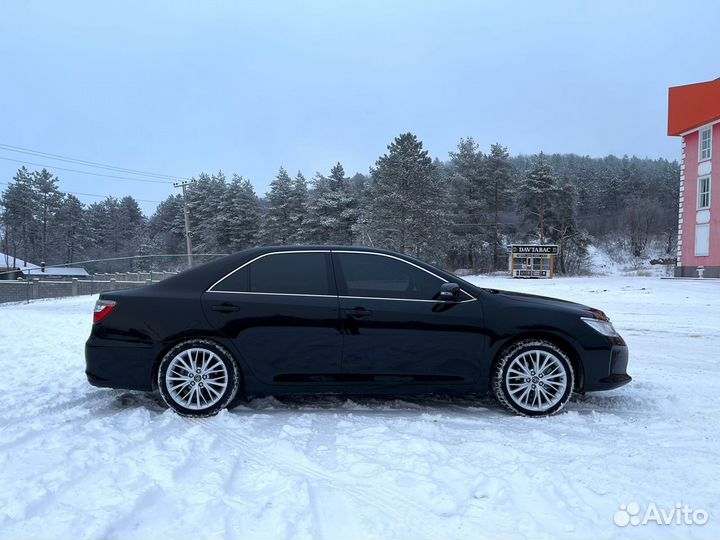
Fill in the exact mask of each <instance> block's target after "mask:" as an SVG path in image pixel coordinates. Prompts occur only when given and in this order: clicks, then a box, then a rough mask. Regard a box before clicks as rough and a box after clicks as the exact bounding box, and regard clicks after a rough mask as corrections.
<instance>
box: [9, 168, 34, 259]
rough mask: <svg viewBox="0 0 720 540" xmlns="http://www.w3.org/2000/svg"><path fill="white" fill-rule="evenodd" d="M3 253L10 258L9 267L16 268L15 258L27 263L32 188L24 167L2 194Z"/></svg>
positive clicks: (29, 175) (31, 216) (32, 209)
mask: <svg viewBox="0 0 720 540" xmlns="http://www.w3.org/2000/svg"><path fill="white" fill-rule="evenodd" d="M2 200H3V208H4V212H3V228H4V239H3V243H4V246H5V247H4V251H5V253H6V254H8V255H10V256H11V257H12V261H11V262H10V264H11V265H13V266H16V264H15V262H14V261H15V260H16V259H17V258H20V259H23V260H25V261H28V260H29V258H30V257H31V256H32V255H31V253H30V235H31V230H32V225H33V211H34V208H33V200H34V194H33V186H32V178H31V173H30V171H28V170H27V169H26V168H25V167H21V168H20V169H18V171H17V173H16V174H15V176H14V177H13V182H11V183H10V185H9V186H8V187H7V189H6V190H5V191H4V192H3V197H2Z"/></svg>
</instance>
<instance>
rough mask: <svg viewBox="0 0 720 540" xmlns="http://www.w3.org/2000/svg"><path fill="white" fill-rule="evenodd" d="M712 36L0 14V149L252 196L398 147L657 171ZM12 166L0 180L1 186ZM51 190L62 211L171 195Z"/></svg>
mask: <svg viewBox="0 0 720 540" xmlns="http://www.w3.org/2000/svg"><path fill="white" fill-rule="evenodd" d="M718 20H720V2H718V1H715V0H712V1H708V2H655V1H654V2H632V1H622V2H609V1H606V0H603V1H596V2H589V1H577V2H570V1H568V2H549V1H546V0H543V1H542V2H519V1H514V2H505V1H502V2H481V1H468V2H460V1H450V2H448V1H442V2H441V1H437V2H420V1H406V2H401V1H379V2H370V1H362V2H341V1H338V0H327V1H322V2H321V1H317V2H307V3H300V2H253V3H249V2H239V1H238V2H212V3H211V2H194V3H190V2H176V1H172V2H166V3H162V2H146V1H138V2H132V1H122V2H121V1H117V2H94V1H93V2H87V3H84V2H70V1H67V2H66V1H63V2H55V1H52V2H51V1H47V2H11V1H10V0H0V55H1V57H2V60H1V61H0V111H1V112H2V114H0V144H5V145H13V146H18V147H25V148H30V149H33V150H39V151H43V152H50V153H55V154H62V155H67V156H71V157H76V158H81V159H85V160H91V161H99V162H105V163H110V164H113V165H119V166H122V167H127V168H133V169H142V170H150V171H156V172H160V173H164V174H171V175H178V176H193V175H196V174H197V173H199V172H200V171H216V170H218V169H222V170H223V171H224V172H225V173H226V174H228V176H229V175H230V174H231V173H233V172H237V173H239V174H242V175H243V176H245V177H247V178H249V179H250V180H252V182H253V183H254V184H255V186H256V189H257V190H258V192H259V193H261V194H262V193H264V192H265V191H266V189H267V186H268V184H269V182H270V180H271V179H272V178H273V177H274V175H275V174H276V172H277V169H278V167H279V166H281V165H282V166H284V167H285V168H287V169H288V171H290V172H291V174H295V173H296V172H297V171H298V170H302V171H303V172H304V173H305V174H306V176H307V177H308V178H310V177H311V176H312V175H313V174H314V173H315V171H322V172H327V171H329V169H330V167H331V166H332V165H333V164H334V163H335V162H337V161H340V162H341V163H342V164H343V165H344V166H345V170H346V171H347V172H348V173H354V172H356V171H360V172H364V173H367V171H368V167H369V166H371V165H372V164H373V163H374V162H375V160H376V159H377V157H378V156H380V155H381V154H382V153H384V152H385V150H386V146H387V144H388V143H389V142H390V141H391V140H392V138H393V137H395V136H396V135H398V134H399V133H401V132H405V131H412V132H414V133H416V134H417V135H418V136H419V137H420V138H421V139H422V141H423V142H424V144H425V146H426V148H427V149H429V151H430V153H431V154H432V155H433V156H434V157H439V158H441V159H446V158H447V155H448V152H449V151H451V150H453V149H454V147H455V146H456V145H457V142H458V140H459V139H460V138H461V137H466V136H472V137H474V138H475V139H476V140H477V141H478V142H479V143H480V144H481V146H483V147H488V146H489V145H490V144H491V143H494V142H501V143H502V144H504V145H506V146H507V147H508V149H509V150H510V152H511V153H513V154H516V153H534V152H537V151H540V150H544V151H545V152H575V153H578V154H588V155H591V156H602V155H606V154H609V153H612V154H616V155H623V154H631V155H632V154H636V155H638V156H643V157H644V156H649V157H665V158H669V159H676V158H678V157H679V154H680V142H679V140H678V139H676V138H670V137H667V135H666V124H667V110H666V109H667V88H668V87H669V86H674V85H680V84H687V83H691V82H698V81H705V80H710V79H714V78H717V77H720V51H719V50H718V46H717V38H716V37H715V36H714V35H713V34H712V32H709V33H707V32H705V33H703V32H701V31H700V28H702V26H703V25H704V24H708V23H710V22H713V23H716V22H717V21H718ZM0 157H1V158H11V159H19V160H25V161H32V162H36V163H42V164H53V163H55V164H57V165H60V166H64V167H66V168H77V166H74V165H70V164H67V163H65V164H61V163H57V162H54V161H51V160H49V159H47V158H38V157H30V156H27V155H21V154H16V153H13V152H9V151H7V150H0ZM19 166H20V164H19V163H16V162H11V161H6V160H4V159H3V160H0V181H2V182H7V181H9V180H10V179H11V178H12V176H13V174H14V172H15V170H16V169H17V168H18V167H19ZM55 172H56V173H57V174H58V175H59V177H60V187H61V189H63V190H65V191H75V192H83V193H93V194H100V195H107V194H112V195H117V196H120V195H125V194H128V193H129V194H132V195H134V196H135V197H137V198H139V199H147V200H161V199H164V198H165V197H166V196H167V195H168V194H169V193H170V192H171V191H172V187H171V186H168V185H162V184H147V183H136V182H126V181H122V180H114V179H109V178H93V177H90V176H87V175H82V174H76V173H71V172H66V171H61V170H55ZM106 172H107V171H106ZM109 174H112V173H109ZM4 187H5V186H4V185H2V184H0V188H4ZM80 198H81V200H83V201H84V202H88V203H89V202H92V201H95V200H97V199H95V198H92V197H88V196H81V197H80ZM154 206H155V205H154V204H152V203H146V204H143V208H144V209H145V210H146V211H151V210H152V209H153V207H154Z"/></svg>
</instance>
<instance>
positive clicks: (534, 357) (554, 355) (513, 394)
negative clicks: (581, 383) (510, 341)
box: [492, 339, 575, 416]
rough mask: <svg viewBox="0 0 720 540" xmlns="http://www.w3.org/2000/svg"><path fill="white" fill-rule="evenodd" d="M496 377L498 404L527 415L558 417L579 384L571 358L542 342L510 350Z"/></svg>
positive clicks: (503, 356) (530, 341) (520, 344)
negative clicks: (556, 414)
mask: <svg viewBox="0 0 720 540" xmlns="http://www.w3.org/2000/svg"><path fill="white" fill-rule="evenodd" d="M492 377H493V379H492V387H493V391H494V393H495V397H496V398H497V399H498V401H499V402H500V403H501V404H502V405H504V406H505V407H507V408H508V409H510V410H511V411H513V412H515V413H517V414H521V415H523V416H548V415H551V414H555V413H556V412H558V411H559V410H560V409H562V408H563V406H565V404H566V403H567V402H568V400H569V399H570V396H571V394H572V391H573V386H574V384H575V373H574V371H573V367H572V363H571V362H570V358H568V355H567V354H566V353H565V352H564V351H563V350H562V349H561V348H560V347H558V346H557V345H555V344H554V343H551V342H549V341H546V340H541V339H526V340H523V341H520V342H518V343H515V344H514V345H511V346H510V347H508V348H507V349H506V350H505V351H503V353H501V356H500V359H499V360H498V362H497V363H496V364H495V368H494V370H493V374H492Z"/></svg>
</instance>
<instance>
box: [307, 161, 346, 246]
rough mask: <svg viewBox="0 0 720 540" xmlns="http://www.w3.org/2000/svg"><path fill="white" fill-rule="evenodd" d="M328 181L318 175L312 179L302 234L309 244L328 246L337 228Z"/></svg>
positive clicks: (335, 213)
mask: <svg viewBox="0 0 720 540" xmlns="http://www.w3.org/2000/svg"><path fill="white" fill-rule="evenodd" d="M331 194H332V190H331V189H330V181H329V180H328V179H327V178H325V177H324V176H323V175H321V174H320V173H317V174H316V175H315V177H314V178H313V189H312V193H311V195H310V201H309V203H308V211H307V218H306V220H305V223H304V230H303V234H304V236H305V238H306V239H307V241H308V242H310V243H311V244H329V243H331V238H332V235H333V231H335V230H336V229H337V228H338V227H339V222H338V219H337V212H336V208H335V204H334V200H333V198H332V195H331Z"/></svg>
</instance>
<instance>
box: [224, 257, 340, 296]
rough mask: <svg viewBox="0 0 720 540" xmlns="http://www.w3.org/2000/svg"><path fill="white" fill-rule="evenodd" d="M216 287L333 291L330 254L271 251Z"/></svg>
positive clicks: (277, 291) (254, 290)
mask: <svg viewBox="0 0 720 540" xmlns="http://www.w3.org/2000/svg"><path fill="white" fill-rule="evenodd" d="M213 290H215V291H229V292H250V293H275V294H313V295H334V294H335V291H334V286H333V285H332V275H331V273H330V263H329V254H328V253H323V252H303V253H272V254H270V255H265V256H263V257H260V258H259V259H257V260H255V261H253V262H251V263H250V264H248V265H246V266H244V267H242V268H240V269H239V270H237V271H235V272H234V273H232V274H231V275H229V276H228V277H226V278H225V279H223V280H222V281H221V282H220V283H218V284H217V286H215V287H214V288H213Z"/></svg>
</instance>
